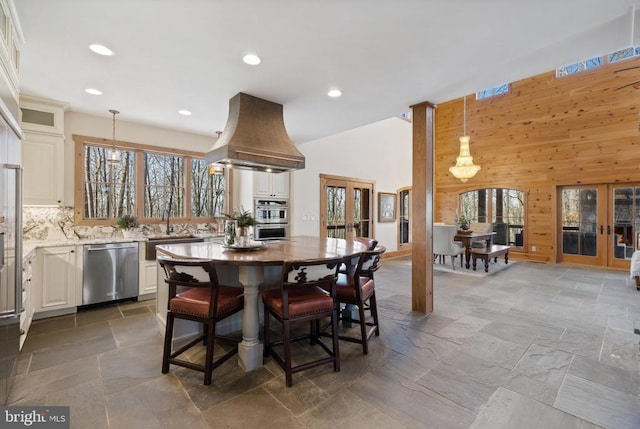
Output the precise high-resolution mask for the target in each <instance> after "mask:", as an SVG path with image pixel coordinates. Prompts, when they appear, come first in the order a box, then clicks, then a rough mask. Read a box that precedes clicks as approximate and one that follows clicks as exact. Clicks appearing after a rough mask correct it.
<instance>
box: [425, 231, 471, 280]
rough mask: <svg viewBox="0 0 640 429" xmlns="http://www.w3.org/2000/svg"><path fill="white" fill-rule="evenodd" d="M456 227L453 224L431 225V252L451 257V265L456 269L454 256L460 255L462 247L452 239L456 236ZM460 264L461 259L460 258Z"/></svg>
mask: <svg viewBox="0 0 640 429" xmlns="http://www.w3.org/2000/svg"><path fill="white" fill-rule="evenodd" d="M456 232H457V227H456V226H454V225H434V226H433V254H434V257H435V255H440V256H443V257H445V258H446V257H447V256H450V257H451V267H452V268H453V270H455V269H456V266H455V258H456V257H457V256H458V255H462V254H463V253H464V251H465V249H464V247H463V246H461V245H460V244H461V243H460V244H458V243H457V242H455V241H454V240H453V238H454V237H455V236H456ZM460 262H461V265H462V259H460Z"/></svg>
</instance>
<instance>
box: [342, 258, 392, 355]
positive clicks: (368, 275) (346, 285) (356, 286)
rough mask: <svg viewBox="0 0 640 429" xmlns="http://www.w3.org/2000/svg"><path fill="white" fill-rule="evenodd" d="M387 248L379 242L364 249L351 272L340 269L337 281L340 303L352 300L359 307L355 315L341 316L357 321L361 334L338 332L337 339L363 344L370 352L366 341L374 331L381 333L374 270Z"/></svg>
mask: <svg viewBox="0 0 640 429" xmlns="http://www.w3.org/2000/svg"><path fill="white" fill-rule="evenodd" d="M386 250H387V249H386V248H385V247H384V246H378V247H376V248H375V249H374V250H369V251H366V252H363V253H362V254H361V255H360V258H359V259H358V264H357V266H356V269H355V271H354V272H353V273H341V274H340V275H339V276H338V280H337V282H336V301H338V303H339V304H347V305H348V304H351V305H355V306H357V307H358V319H354V318H352V317H349V316H347V315H345V313H344V312H343V313H341V317H340V318H341V320H342V321H347V322H352V323H357V324H359V325H360V337H359V338H356V337H352V336H348V335H340V337H339V338H340V339H341V340H344V341H349V342H353V343H359V344H362V353H363V354H365V355H366V354H367V353H369V346H368V342H369V339H370V338H371V337H372V336H373V334H374V333H375V335H376V336H379V335H380V327H379V323H378V306H377V303H376V287H375V281H374V278H373V273H374V272H376V271H377V270H378V269H379V268H380V264H381V256H382V254H383V253H384V252H385V251H386ZM366 310H369V313H370V316H371V320H370V321H368V322H367V319H366V317H365V311H366Z"/></svg>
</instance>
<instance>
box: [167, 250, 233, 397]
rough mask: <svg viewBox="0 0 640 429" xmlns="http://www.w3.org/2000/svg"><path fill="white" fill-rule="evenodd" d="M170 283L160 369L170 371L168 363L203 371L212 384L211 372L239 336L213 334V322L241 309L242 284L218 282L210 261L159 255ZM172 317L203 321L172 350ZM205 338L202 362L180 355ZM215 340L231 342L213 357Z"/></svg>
mask: <svg viewBox="0 0 640 429" xmlns="http://www.w3.org/2000/svg"><path fill="white" fill-rule="evenodd" d="M158 262H159V263H160V266H161V267H162V268H163V269H164V272H165V282H166V283H167V284H168V285H169V301H168V304H167V307H168V311H167V324H166V331H165V335H164V351H163V356H162V373H163V374H166V373H167V372H169V366H170V364H173V365H178V366H182V367H185V368H190V369H193V370H196V371H202V372H204V384H205V385H209V384H211V377H212V372H213V370H214V369H215V368H217V367H218V366H220V365H221V364H222V363H224V362H225V361H227V360H228V359H229V358H230V357H231V356H233V355H234V354H236V353H237V352H238V343H239V342H240V340H239V339H235V338H231V337H228V336H222V335H216V324H217V323H218V322H219V321H221V320H222V319H224V318H226V317H229V316H231V315H232V314H235V313H237V312H239V311H240V310H242V308H243V306H244V294H243V293H244V291H243V289H242V288H241V287H232V286H224V285H221V284H219V283H218V276H217V273H216V268H215V265H214V262H213V261H193V260H190V261H189V260H173V259H158ZM175 319H184V320H192V321H195V322H199V323H201V324H202V325H203V333H202V335H201V336H199V337H198V338H195V339H194V340H192V341H190V342H189V343H187V344H186V345H184V346H182V347H180V348H178V349H177V350H172V348H173V347H172V346H173V345H172V343H173V327H174V321H175ZM201 341H204V344H205V346H206V351H205V360H204V364H198V363H194V362H190V361H187V360H184V359H180V358H179V356H180V355H182V354H183V353H184V352H186V351H187V350H189V349H190V348H192V347H193V346H195V345H196V344H198V343H200V342H201ZM216 341H218V342H220V343H223V344H229V345H231V350H229V351H228V352H227V353H225V354H224V355H223V356H221V357H219V358H218V359H216V360H214V359H213V356H214V353H213V352H214V344H215V342H216Z"/></svg>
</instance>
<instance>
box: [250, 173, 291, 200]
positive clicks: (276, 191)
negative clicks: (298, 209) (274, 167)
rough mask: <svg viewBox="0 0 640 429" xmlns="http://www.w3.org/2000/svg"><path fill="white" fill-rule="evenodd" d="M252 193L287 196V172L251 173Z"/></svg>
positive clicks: (270, 196)
mask: <svg viewBox="0 0 640 429" xmlns="http://www.w3.org/2000/svg"><path fill="white" fill-rule="evenodd" d="M253 195H254V196H255V197H266V198H289V173H262V172H258V171H256V172H254V173H253Z"/></svg>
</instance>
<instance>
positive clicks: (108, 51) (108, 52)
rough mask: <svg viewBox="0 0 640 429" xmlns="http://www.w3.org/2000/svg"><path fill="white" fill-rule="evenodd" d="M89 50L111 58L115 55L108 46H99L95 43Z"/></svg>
mask: <svg viewBox="0 0 640 429" xmlns="http://www.w3.org/2000/svg"><path fill="white" fill-rule="evenodd" d="M89 49H91V50H92V51H93V52H95V53H96V54H100V55H106V56H111V55H113V51H112V50H111V49H109V48H107V47H106V46H103V45H98V44H96V43H94V44H93V45H89Z"/></svg>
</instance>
